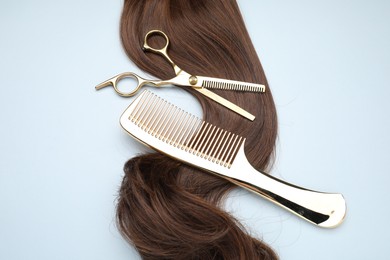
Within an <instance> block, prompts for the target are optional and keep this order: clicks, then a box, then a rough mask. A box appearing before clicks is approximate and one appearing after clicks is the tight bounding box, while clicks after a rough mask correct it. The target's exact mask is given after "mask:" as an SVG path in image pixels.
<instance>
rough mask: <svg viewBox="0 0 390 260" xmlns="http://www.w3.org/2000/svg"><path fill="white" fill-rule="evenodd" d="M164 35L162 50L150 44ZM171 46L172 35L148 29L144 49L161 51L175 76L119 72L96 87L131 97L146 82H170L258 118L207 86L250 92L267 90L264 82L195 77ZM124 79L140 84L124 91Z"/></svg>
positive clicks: (245, 114)
mask: <svg viewBox="0 0 390 260" xmlns="http://www.w3.org/2000/svg"><path fill="white" fill-rule="evenodd" d="M155 34H157V35H161V36H163V37H164V38H165V46H164V47H162V48H161V49H156V48H153V47H151V46H150V45H149V44H148V39H149V37H150V36H152V35H155ZM168 46H169V38H168V36H167V35H166V34H165V33H164V32H162V31H160V30H152V31H149V32H148V33H147V34H146V35H145V40H144V45H143V49H144V50H145V51H150V52H153V53H157V54H160V55H161V56H163V57H164V58H165V59H166V60H167V61H168V62H169V63H170V64H171V65H172V67H173V70H174V71H175V74H176V76H175V77H173V78H171V79H168V80H149V79H144V78H142V77H140V76H138V75H137V74H135V73H133V72H124V73H121V74H118V75H116V76H115V77H112V78H110V79H108V80H106V81H104V82H102V83H100V84H99V85H97V86H96V87H95V88H96V90H99V89H101V88H104V87H107V86H112V87H113V88H114V89H115V91H116V92H117V93H118V94H119V95H120V96H123V97H131V96H133V95H135V94H136V93H137V91H138V90H140V89H141V88H142V87H143V86H145V85H150V86H154V87H161V86H167V85H178V86H188V87H191V88H193V89H195V90H196V91H198V92H200V93H202V94H203V95H205V96H207V97H208V98H210V99H212V100H214V101H216V102H217V103H219V104H221V105H222V106H225V107H226V108H228V109H230V110H232V111H234V112H236V113H238V114H240V115H241V116H243V117H245V118H247V119H249V120H251V121H253V120H254V119H255V116H254V115H252V114H250V113H249V112H247V111H246V110H244V109H242V108H241V107H239V106H237V105H235V104H233V103H232V102H230V101H228V100H226V99H224V98H223V97H221V96H219V95H217V94H215V93H214V92H212V91H210V90H208V89H207V88H211V89H226V90H238V91H251V92H264V91H265V86H264V85H261V84H255V83H248V82H242V81H234V80H227V79H220V78H213V77H203V76H195V75H192V74H190V73H188V72H186V71H184V70H182V69H181V68H179V66H177V65H176V64H175V63H174V62H173V61H172V59H171V58H170V57H169V55H168ZM124 78H133V79H135V81H136V83H137V85H136V87H135V88H134V89H133V90H132V91H129V92H124V91H121V90H119V89H118V82H119V81H120V80H121V79H124Z"/></svg>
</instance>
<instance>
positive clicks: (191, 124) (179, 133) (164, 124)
mask: <svg viewBox="0 0 390 260" xmlns="http://www.w3.org/2000/svg"><path fill="white" fill-rule="evenodd" d="M138 99H139V100H138V103H137V104H136V105H135V106H134V108H133V110H132V111H131V112H130V114H129V117H128V119H129V120H130V121H131V122H133V123H134V124H135V125H136V126H138V127H139V128H141V129H142V130H144V131H145V132H146V133H148V134H149V135H151V136H153V137H155V138H157V139H159V140H161V141H163V142H165V143H167V144H170V145H172V146H173V147H175V148H177V149H181V150H183V151H184V152H188V153H192V154H194V155H196V156H198V157H200V158H203V159H205V160H208V161H211V162H214V163H217V164H219V165H221V166H224V167H227V168H230V167H231V165H232V163H233V161H234V158H235V156H236V154H237V152H238V150H239V148H240V147H241V145H242V144H243V142H244V140H245V139H244V138H242V137H240V136H238V135H235V134H232V133H230V132H228V131H226V130H223V129H221V128H219V127H216V126H214V125H212V124H210V123H207V122H205V121H203V120H201V119H199V118H197V117H195V116H194V115H191V114H189V113H187V112H185V111H184V110H182V109H180V108H178V107H177V106H175V105H172V104H171V103H169V102H167V101H165V100H164V99H162V98H160V97H158V96H157V95H155V94H153V93H152V92H150V91H148V90H145V91H144V92H143V93H142V94H141V96H140V97H139V98H138Z"/></svg>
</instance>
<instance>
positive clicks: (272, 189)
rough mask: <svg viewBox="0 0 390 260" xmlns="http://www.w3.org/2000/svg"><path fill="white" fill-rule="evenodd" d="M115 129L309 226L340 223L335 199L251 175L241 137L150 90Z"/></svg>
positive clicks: (339, 201) (341, 204)
mask: <svg viewBox="0 0 390 260" xmlns="http://www.w3.org/2000/svg"><path fill="white" fill-rule="evenodd" d="M120 124H121V126H122V127H123V128H124V129H125V130H126V131H127V132H128V133H129V134H130V135H132V136H133V137H135V138H136V139H137V140H139V141H141V142H142V143H144V144H146V145H147V146H150V147H151V148H153V149H155V150H157V151H160V152H162V153H164V154H166V155H168V156H170V157H172V158H175V159H177V160H180V161H183V162H185V163H187V164H190V165H193V166H196V167H198V168H201V169H203V170H206V171H208V172H210V173H213V174H216V175H218V176H220V177H223V178H226V179H227V180H229V181H231V182H233V183H235V184H237V185H239V186H241V187H243V188H245V189H248V190H250V191H252V192H254V193H256V194H258V195H260V196H262V197H264V198H266V199H267V200H269V201H271V202H273V203H275V204H277V205H279V206H281V207H282V208H285V209H287V210H288V211H290V212H292V213H294V214H295V215H297V216H299V217H301V218H303V219H305V220H307V221H309V222H310V223H313V224H315V225H318V226H320V227H326V228H332V227H336V226H338V225H339V224H341V223H342V221H343V220H344V217H345V214H346V203H345V200H344V197H343V196H342V195H341V194H337V193H324V192H318V191H313V190H308V189H305V188H302V187H298V186H296V185H293V184H290V183H287V182H285V181H282V180H279V179H277V178H275V177H272V176H270V175H268V174H266V173H262V172H259V171H257V170H256V169H254V168H253V167H252V166H251V165H250V163H249V162H248V160H247V159H246V156H245V153H244V144H245V138H242V137H240V136H238V135H236V134H233V133H230V132H227V131H225V130H223V129H221V128H218V127H216V126H213V125H212V124H210V123H207V122H205V121H202V120H200V119H197V118H196V117H194V116H192V115H191V114H189V113H187V112H185V111H183V110H182V109H180V108H178V107H176V106H174V105H172V104H170V103H168V102H167V101H165V100H163V99H161V98H159V97H158V96H156V95H155V94H153V93H151V92H150V91H144V92H142V94H141V95H140V96H139V97H137V99H136V100H135V101H134V102H133V103H132V104H131V105H130V106H129V107H128V108H127V109H126V111H125V112H124V113H123V114H122V116H121V119H120Z"/></svg>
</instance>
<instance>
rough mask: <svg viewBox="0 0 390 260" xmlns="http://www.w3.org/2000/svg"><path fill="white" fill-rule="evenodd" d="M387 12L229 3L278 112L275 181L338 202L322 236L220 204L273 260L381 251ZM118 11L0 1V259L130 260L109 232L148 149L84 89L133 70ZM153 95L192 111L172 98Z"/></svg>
mask: <svg viewBox="0 0 390 260" xmlns="http://www.w3.org/2000/svg"><path fill="white" fill-rule="evenodd" d="M389 3H390V2H389V1H379V0H377V1H352V0H342V1H335V0H331V1H303V0H299V1H294V2H291V1H290V2H288V3H287V2H285V1H244V0H240V1H239V4H240V7H241V11H242V13H243V16H244V19H245V21H246V23H247V27H248V30H249V33H250V35H251V37H252V40H253V43H254V45H255V47H256V49H257V51H258V54H259V57H260V59H261V61H262V63H263V66H264V69H265V71H266V74H267V77H268V79H269V82H270V86H271V89H272V91H273V94H274V98H275V102H276V106H277V109H278V113H279V127H280V131H279V141H278V144H277V149H278V155H277V160H276V164H275V168H274V171H273V174H274V175H275V176H277V177H280V178H283V179H285V180H287V181H290V182H293V183H295V184H298V185H301V186H304V187H308V188H312V189H316V190H323V191H334V192H341V193H343V194H344V195H345V197H346V199H347V202H348V215H347V218H346V220H345V222H344V223H343V224H342V225H341V226H340V227H338V228H336V229H332V230H326V229H321V228H317V227H315V226H312V225H311V224H308V223H306V222H304V221H302V220H300V219H298V218H297V217H295V216H293V215H292V214H290V213H286V212H284V211H283V210H281V209H279V208H277V207H276V206H274V205H271V204H270V203H269V202H266V201H265V200H263V199H261V198H259V197H257V196H255V195H252V194H249V193H248V192H246V191H242V190H239V189H237V190H236V191H234V192H233V193H232V194H231V196H230V197H229V199H228V200H227V201H226V203H225V204H226V209H227V210H229V211H231V212H233V213H234V214H235V215H236V216H237V217H238V218H239V219H240V220H242V221H243V223H244V225H245V226H247V227H248V228H249V229H250V230H251V232H252V233H253V234H254V235H257V236H259V237H261V238H264V240H265V241H266V242H268V243H269V244H270V245H271V246H272V247H273V248H274V249H275V250H276V251H277V252H278V254H279V255H280V256H281V258H282V259H368V258H371V259H372V258H382V259H384V258H386V257H387V255H388V253H387V250H386V248H387V243H388V236H389V235H388V234H389V232H390V229H389V227H388V225H387V222H388V221H387V218H388V216H389V215H390V209H389V205H388V204H389V195H388V194H387V191H388V189H387V186H388V183H389V180H390V178H389V173H390V166H389V152H390V150H389V149H390V148H389V146H390V137H389V133H390V118H389V110H390V105H389V98H390V90H389V88H390V76H389V72H390V48H389V46H390V29H389V28H390V16H389V13H390V4H389ZM121 9H122V1H102V0H98V1H97V0H94V1H92V0H86V1H75V0H69V1H48V0H36V1H26V0H24V1H11V0H1V1H0V35H1V40H0V75H1V77H0V78H1V82H0V84H1V85H0V88H1V91H0V120H1V127H0V259H4V260H16V259H18V260H19V259H40V260H41V259H76V260H77V259H80V260H81V259H138V256H137V253H136V252H135V250H134V249H132V248H131V247H130V246H128V245H127V244H126V243H125V242H124V241H123V239H122V238H121V237H120V235H119V234H118V232H117V230H116V227H115V221H114V214H115V199H116V195H117V190H118V187H119V185H120V182H121V178H122V167H123V164H124V163H125V161H126V160H127V159H129V158H130V157H132V156H133V155H135V154H138V153H141V152H143V151H146V150H147V149H146V148H144V147H143V146H142V145H140V144H138V143H136V142H135V141H134V140H132V139H131V137H129V136H127V135H126V134H125V133H124V132H123V131H122V130H121V129H120V127H119V124H118V118H119V116H120V114H121V113H122V111H123V110H124V109H125V108H126V107H127V105H128V104H129V103H130V102H131V99H125V98H121V97H119V96H117V95H116V94H114V92H113V91H112V90H110V89H105V90H102V91H100V92H96V91H95V90H94V86H95V85H96V84H97V83H99V82H100V81H102V80H104V79H106V78H108V77H110V76H112V75H115V74H117V73H119V72H123V71H135V72H138V73H140V71H139V70H138V69H137V68H136V67H135V66H134V65H133V64H132V63H131V62H130V61H129V59H128V58H127V57H126V55H125V54H124V52H123V50H122V47H121V44H120V40H119V17H120V13H121ZM141 74H142V75H145V74H144V73H142V72H141ZM211 76H212V75H211ZM157 93H158V94H159V95H161V96H163V97H165V98H167V99H169V100H170V101H173V102H175V103H177V104H179V105H180V104H181V105H182V106H184V104H188V103H190V104H192V107H191V108H188V106H186V109H189V110H191V112H193V113H195V114H198V115H200V114H201V111H200V109H199V106H198V105H197V103H196V102H195V100H194V99H193V98H192V97H190V96H188V95H186V94H185V93H183V92H181V91H179V90H178V89H169V90H168V89H166V90H163V91H157Z"/></svg>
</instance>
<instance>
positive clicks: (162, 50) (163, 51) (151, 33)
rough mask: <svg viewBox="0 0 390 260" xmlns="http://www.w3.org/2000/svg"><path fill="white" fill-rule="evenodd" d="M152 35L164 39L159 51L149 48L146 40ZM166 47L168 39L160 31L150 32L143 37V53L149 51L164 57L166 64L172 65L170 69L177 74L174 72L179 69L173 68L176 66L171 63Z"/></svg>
mask: <svg viewBox="0 0 390 260" xmlns="http://www.w3.org/2000/svg"><path fill="white" fill-rule="evenodd" d="M153 34H157V35H161V36H162V37H164V39H165V45H164V47H162V48H161V49H156V48H153V47H150V45H149V44H148V39H149V38H150V36H152V35H153ZM168 46H169V38H168V36H167V35H166V34H165V33H164V32H163V31H160V30H151V31H149V32H148V33H147V34H146V35H145V40H144V46H143V49H144V50H145V51H151V52H154V53H158V54H160V55H162V56H164V57H165V58H166V59H167V60H168V62H169V63H170V64H171V65H172V67H173V68H174V69H175V72H176V73H177V71H176V70H179V68H177V69H176V68H175V67H176V64H175V63H174V62H173V61H172V59H171V58H170V57H169V55H168Z"/></svg>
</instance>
